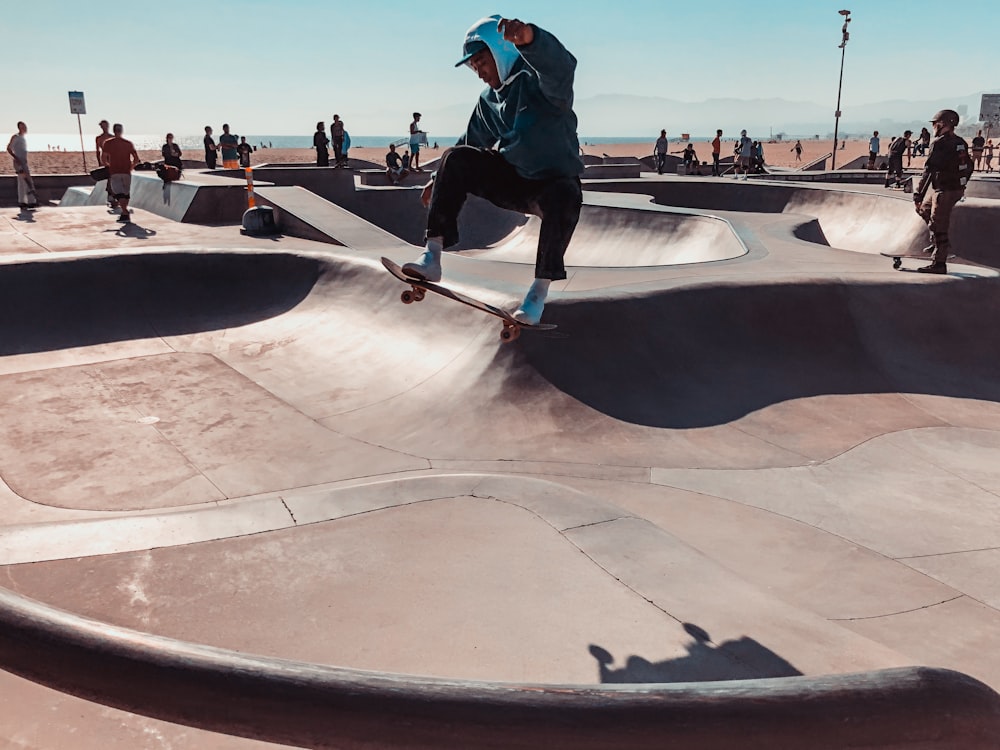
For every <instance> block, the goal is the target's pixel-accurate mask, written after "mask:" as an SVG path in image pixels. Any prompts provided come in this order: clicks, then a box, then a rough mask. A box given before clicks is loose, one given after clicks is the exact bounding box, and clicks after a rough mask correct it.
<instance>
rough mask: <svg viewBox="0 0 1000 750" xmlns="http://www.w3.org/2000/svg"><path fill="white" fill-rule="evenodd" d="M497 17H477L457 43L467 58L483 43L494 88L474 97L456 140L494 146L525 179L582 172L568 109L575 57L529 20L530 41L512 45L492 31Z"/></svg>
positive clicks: (462, 61) (581, 162)
mask: <svg viewBox="0 0 1000 750" xmlns="http://www.w3.org/2000/svg"><path fill="white" fill-rule="evenodd" d="M499 21H500V16H498V15H497V16H490V17H488V18H484V19H482V20H481V21H478V22H477V23H476V24H475V25H474V26H473V27H472V28H470V29H469V31H468V33H467V34H466V37H465V45H464V48H463V51H464V55H465V56H464V58H463V59H462V60H461V61H460V62H459V63H458V64H459V65H462V64H463V63H467V62H468V59H469V58H470V57H471V56H472V55H473V54H475V53H476V52H477V51H478V50H479V49H481V48H482V46H483V45H484V44H485V45H486V46H487V47H488V48H489V50H490V52H492V53H493V59H494V60H495V61H496V64H497V72H498V73H499V76H500V81H501V83H500V87H499V88H496V89H494V88H487V89H486V90H485V91H483V93H482V94H480V96H479V101H478V102H477V103H476V108H475V110H474V111H473V112H472V117H471V118H470V119H469V125H468V127H467V128H466V130H465V134H464V135H463V136H462V137H461V138H459V140H458V145H460V146H461V145H469V146H478V147H479V148H495V149H497V150H498V151H499V152H500V154H501V155H503V157H504V159H506V160H507V162H508V163H509V164H510V165H511V166H513V167H514V169H516V170H517V173H518V174H519V175H521V176H522V177H525V178H527V179H530V180H542V179H551V178H555V177H573V176H576V175H579V174H581V173H582V172H583V160H582V159H581V158H580V141H579V140H578V139H577V134H576V127H577V121H576V114H575V113H574V112H573V76H574V74H575V72H576V58H575V57H573V55H571V54H570V53H569V51H567V49H566V48H565V47H563V45H562V43H561V42H560V41H559V40H558V39H556V38H555V37H554V36H553V35H552V34H550V33H549V32H547V31H544V30H543V29H540V28H538V27H537V26H535V25H534V24H532V29H533V30H534V32H535V38H534V40H533V41H532V42H531V44H527V45H524V46H523V47H516V46H515V45H514V44H513V43H511V42H508V41H506V40H505V39H504V38H503V35H502V34H501V33H500V32H499V31H497V23H498V22H499Z"/></svg>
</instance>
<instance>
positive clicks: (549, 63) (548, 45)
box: [517, 24, 576, 110]
mask: <svg viewBox="0 0 1000 750" xmlns="http://www.w3.org/2000/svg"><path fill="white" fill-rule="evenodd" d="M532 28H533V29H534V31H535V38H534V40H533V41H532V42H531V44H527V45H525V46H523V47H518V48H517V51H518V52H520V53H521V57H522V58H524V61H525V62H526V63H527V64H528V65H529V66H530V67H531V69H532V70H534V71H535V73H536V74H537V75H538V83H539V86H540V88H541V90H542V94H543V95H544V96H545V98H546V99H548V100H549V101H550V102H551V103H552V104H554V105H555V106H556V107H559V108H560V109H563V110H568V109H572V108H573V76H574V75H575V73H576V58H575V57H573V55H571V54H570V52H569V50H567V49H566V48H565V47H563V45H562V42H560V41H559V40H558V39H556V38H555V37H554V36H553V35H552V34H550V33H549V32H547V31H545V30H544V29H540V28H538V27H537V26H535V25H534V24H532Z"/></svg>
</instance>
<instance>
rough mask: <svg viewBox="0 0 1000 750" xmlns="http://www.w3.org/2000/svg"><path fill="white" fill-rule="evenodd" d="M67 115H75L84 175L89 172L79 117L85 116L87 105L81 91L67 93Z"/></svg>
mask: <svg viewBox="0 0 1000 750" xmlns="http://www.w3.org/2000/svg"><path fill="white" fill-rule="evenodd" d="M69 113H70V114H71V115H76V127H77V129H78V130H79V131H80V155H81V156H82V157H83V172H84V174H86V173H87V172H88V171H89V170H88V169H87V150H86V149H85V148H84V147H83V124H82V123H81V122H80V115H85V114H87V103H86V102H85V101H84V100H83V92H82V91H70V92H69ZM97 166H100V164H98V165H97Z"/></svg>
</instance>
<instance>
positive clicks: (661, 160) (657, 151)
mask: <svg viewBox="0 0 1000 750" xmlns="http://www.w3.org/2000/svg"><path fill="white" fill-rule="evenodd" d="M669 148H670V142H669V141H668V140H667V131H666V130H661V131H660V137H659V138H657V139H656V143H654V144H653V161H654V162H655V163H656V174H663V167H664V166H665V165H666V163H667V151H668V149H669Z"/></svg>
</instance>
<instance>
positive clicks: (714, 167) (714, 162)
mask: <svg viewBox="0 0 1000 750" xmlns="http://www.w3.org/2000/svg"><path fill="white" fill-rule="evenodd" d="M712 176H713V177H718V176H719V155H718V154H717V153H715V152H714V151H713V152H712Z"/></svg>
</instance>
